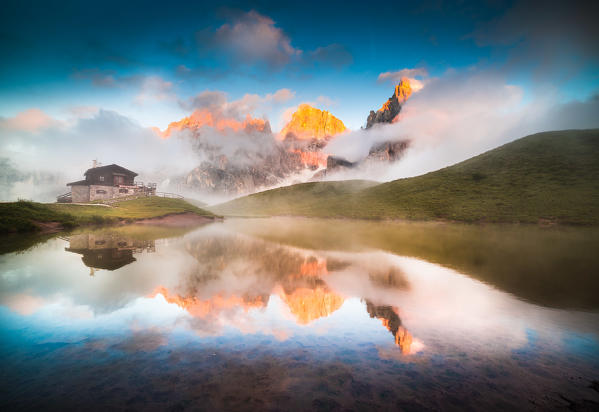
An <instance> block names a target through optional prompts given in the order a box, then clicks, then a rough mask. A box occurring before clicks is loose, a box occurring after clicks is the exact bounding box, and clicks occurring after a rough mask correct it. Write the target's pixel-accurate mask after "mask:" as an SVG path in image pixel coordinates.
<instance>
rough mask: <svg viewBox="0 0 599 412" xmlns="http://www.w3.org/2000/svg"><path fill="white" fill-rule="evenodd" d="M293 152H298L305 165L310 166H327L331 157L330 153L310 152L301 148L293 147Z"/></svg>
mask: <svg viewBox="0 0 599 412" xmlns="http://www.w3.org/2000/svg"><path fill="white" fill-rule="evenodd" d="M290 151H291V152H292V153H297V154H299V156H300V160H301V162H302V164H303V165H305V166H310V167H314V168H318V167H326V166H327V159H328V157H329V155H328V154H326V153H323V152H308V151H303V150H301V149H292V150H290Z"/></svg>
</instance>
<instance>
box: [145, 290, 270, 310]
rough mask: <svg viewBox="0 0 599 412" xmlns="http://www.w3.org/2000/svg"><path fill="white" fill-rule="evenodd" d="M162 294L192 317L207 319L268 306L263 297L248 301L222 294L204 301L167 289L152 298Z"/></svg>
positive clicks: (155, 293) (157, 291)
mask: <svg viewBox="0 0 599 412" xmlns="http://www.w3.org/2000/svg"><path fill="white" fill-rule="evenodd" d="M157 294H161V295H162V296H164V299H165V300H166V301H167V302H168V303H174V304H175V305H177V306H179V307H180V308H182V309H185V310H186V311H187V312H188V313H189V314H190V315H192V316H195V317H199V318H205V317H206V316H208V315H211V314H216V313H218V312H219V311H220V310H223V309H230V308H234V307H241V308H243V309H244V310H246V311H247V310H249V309H253V308H261V307H264V306H265V305H266V302H264V301H263V300H262V297H260V296H258V297H256V298H254V299H247V298H244V297H241V296H237V295H231V296H227V297H224V296H222V295H220V294H218V295H214V296H212V297H211V298H210V299H206V300H202V299H198V298H197V297H195V296H192V297H182V296H179V295H176V294H171V293H169V291H168V289H166V288H165V287H162V286H160V287H158V288H157V289H156V291H155V292H154V293H153V294H152V296H156V295H157Z"/></svg>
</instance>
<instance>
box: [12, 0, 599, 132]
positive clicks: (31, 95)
mask: <svg viewBox="0 0 599 412" xmlns="http://www.w3.org/2000/svg"><path fill="white" fill-rule="evenodd" d="M4 3H5V4H4V5H3V13H2V17H0V27H1V28H0V36H1V39H2V40H1V45H0V47H1V50H0V51H1V53H2V56H3V58H2V63H0V64H1V66H0V116H2V117H11V116H15V115H16V114H18V113H19V112H22V111H24V110H28V109H31V108H38V109H40V110H42V111H43V112H45V113H47V114H48V115H50V116H52V117H55V118H66V117H68V116H70V115H72V114H73V113H74V112H76V113H80V112H81V111H82V110H85V108H87V109H89V110H92V109H93V108H102V109H107V110H114V111H117V112H119V113H121V114H123V115H125V116H127V117H130V118H132V119H134V120H136V121H138V122H139V123H140V124H142V125H143V126H159V127H161V128H164V127H165V126H166V125H167V124H168V123H169V122H170V121H174V120H178V119H180V118H181V117H183V116H185V115H188V114H189V113H190V110H191V109H190V106H189V105H186V104H185V102H186V101H188V100H189V99H190V98H192V97H193V96H195V95H198V94H200V93H202V92H204V91H206V90H210V91H221V92H224V93H226V94H227V99H228V101H235V100H238V99H241V98H243V96H244V95H245V94H257V95H259V96H265V95H267V94H273V93H275V92H276V91H277V90H280V89H288V90H289V91H291V95H292V96H293V97H291V98H289V99H287V100H285V101H277V102H271V103H268V104H263V103H261V104H259V105H257V107H252V108H251V111H252V113H251V114H252V115H255V116H265V117H267V118H268V119H269V120H270V121H271V123H272V124H273V128H274V129H275V130H277V129H278V128H279V127H281V126H282V124H281V122H282V120H281V119H282V117H281V116H282V113H283V112H284V111H285V109H288V108H290V107H293V106H295V105H297V104H299V103H301V102H313V103H314V104H315V105H316V106H318V107H320V108H323V109H328V110H330V111H331V112H333V114H335V115H336V116H337V117H339V118H341V119H342V120H343V121H344V122H345V123H346V124H347V125H348V126H349V127H350V128H352V129H357V128H359V127H360V126H361V125H362V124H363V123H364V121H365V119H366V116H367V114H368V112H369V110H371V109H376V108H378V107H379V106H380V105H381V104H382V102H383V101H385V100H386V98H387V97H388V96H389V95H390V94H391V92H392V88H393V85H392V84H391V82H380V81H377V78H378V76H379V74H381V73H384V72H389V71H398V70H401V69H413V68H420V69H425V70H426V76H423V77H424V78H425V79H426V78H435V77H440V76H444V75H445V74H446V73H448V72H450V73H451V72H454V71H468V70H472V69H473V68H476V69H477V70H481V69H483V70H489V71H493V72H500V73H501V74H502V76H504V77H505V79H506V82H507V83H510V84H515V85H518V86H520V87H522V89H523V90H524V91H525V93H526V94H527V95H528V94H532V93H535V92H536V91H537V90H539V89H542V88H543V87H544V86H545V85H546V84H550V85H551V84H553V85H554V86H555V87H557V88H558V89H559V91H560V96H561V97H562V98H564V99H566V100H572V99H578V100H584V99H587V98H589V97H590V96H592V95H593V94H595V93H597V90H598V89H599V75H598V74H597V73H599V70H598V68H599V66H598V58H597V57H598V56H597V54H598V53H597V51H596V50H597V48H596V46H598V44H597V39H596V37H597V36H595V35H596V34H597V29H596V28H595V27H594V23H593V22H592V20H593V18H594V17H597V15H596V14H595V13H596V11H597V8H596V6H590V7H591V8H589V7H587V6H585V5H584V4H583V3H580V4H579V5H578V4H576V3H572V4H569V5H567V7H564V6H563V5H561V6H560V5H559V3H557V2H556V3H555V5H553V4H551V3H543V4H544V6H543V7H541V4H540V3H539V7H536V6H537V5H535V4H534V2H533V3H530V2H528V3H526V4H520V3H514V2H487V3H485V2H458V3H447V2H441V1H440V2H424V3H421V2H377V3H366V2H363V1H362V2H301V3H293V4H286V3H283V2H270V1H257V2H241V1H234V2H218V4H216V3H217V2H193V3H190V2H178V1H170V2H168V3H164V2H160V3H155V4H148V3H147V2H135V1H133V2H122V1H120V2H112V1H104V2H97V3H89V2H61V4H54V5H52V4H48V3H47V2H32V3H29V4H28V5H23V4H22V2H12V1H8V2H4ZM530 16H533V17H534V19H533V20H532V21H531V20H530ZM548 27H551V29H548ZM593 37H595V38H593ZM531 51H533V52H531Z"/></svg>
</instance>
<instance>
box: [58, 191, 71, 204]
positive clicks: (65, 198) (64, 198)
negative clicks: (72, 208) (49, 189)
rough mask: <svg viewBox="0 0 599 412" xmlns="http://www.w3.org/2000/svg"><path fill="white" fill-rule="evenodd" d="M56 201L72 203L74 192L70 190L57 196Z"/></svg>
mask: <svg viewBox="0 0 599 412" xmlns="http://www.w3.org/2000/svg"><path fill="white" fill-rule="evenodd" d="M56 201H57V202H58V203H71V202H72V201H73V194H72V192H68V193H64V194H62V195H60V196H56Z"/></svg>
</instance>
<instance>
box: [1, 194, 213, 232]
mask: <svg viewBox="0 0 599 412" xmlns="http://www.w3.org/2000/svg"><path fill="white" fill-rule="evenodd" d="M185 212H191V213H196V214H198V215H201V216H207V217H214V216H215V215H214V214H213V213H211V212H209V211H206V210H204V209H200V208H199V207H196V206H194V205H192V204H190V203H187V202H186V201H184V200H182V199H169V198H162V197H146V198H139V199H134V200H127V201H123V202H119V203H116V204H115V205H114V207H103V206H84V205H73V204H68V203H51V204H48V203H35V202H29V201H18V202H11V203H0V233H10V232H31V231H37V230H40V223H48V222H57V223H59V224H60V225H61V226H63V227H65V228H72V227H75V226H79V225H85V224H110V223H115V222H118V221H120V220H138V219H145V218H153V217H160V216H164V215H169V214H176V213H185Z"/></svg>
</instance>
